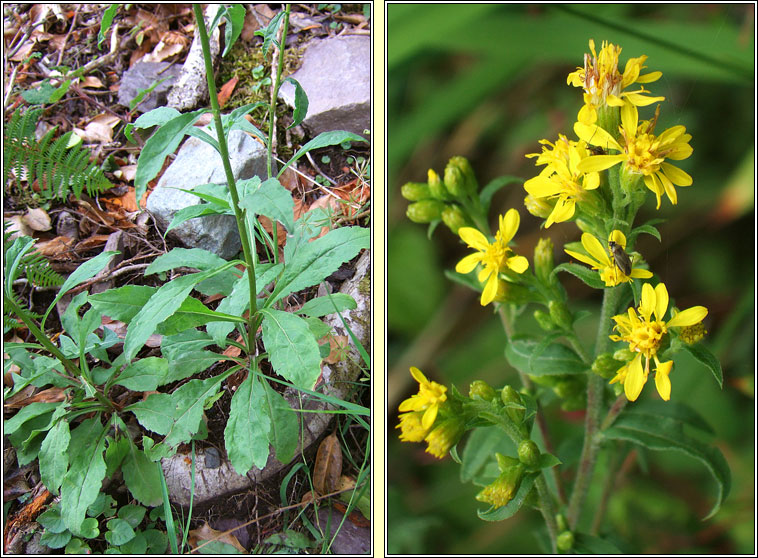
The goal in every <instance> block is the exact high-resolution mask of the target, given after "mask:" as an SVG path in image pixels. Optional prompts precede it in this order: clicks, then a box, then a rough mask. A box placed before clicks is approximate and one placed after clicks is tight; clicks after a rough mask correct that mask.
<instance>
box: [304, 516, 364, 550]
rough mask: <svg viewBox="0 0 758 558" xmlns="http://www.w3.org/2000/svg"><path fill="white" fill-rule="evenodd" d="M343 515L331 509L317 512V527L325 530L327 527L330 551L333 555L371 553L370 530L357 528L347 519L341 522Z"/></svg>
mask: <svg viewBox="0 0 758 558" xmlns="http://www.w3.org/2000/svg"><path fill="white" fill-rule="evenodd" d="M342 519H343V515H342V514H341V513H340V512H338V511H336V510H332V509H326V508H321V509H320V510H318V523H317V525H318V526H319V527H320V528H321V529H322V530H326V527H327V525H328V526H329V535H330V536H332V537H334V539H333V540H332V546H331V549H330V550H331V551H332V553H333V554H352V555H354V556H355V555H359V554H368V553H369V552H370V551H371V529H370V528H369V527H359V526H358V525H356V524H355V523H353V522H352V521H350V520H349V519H345V520H344V521H342Z"/></svg>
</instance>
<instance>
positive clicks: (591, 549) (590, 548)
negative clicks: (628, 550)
mask: <svg viewBox="0 0 758 558" xmlns="http://www.w3.org/2000/svg"><path fill="white" fill-rule="evenodd" d="M571 548H572V550H573V551H574V552H575V553H577V554H598V555H601V556H602V555H604V554H623V553H622V552H621V550H619V548H618V547H617V546H616V545H615V544H613V542H611V541H609V540H608V539H603V538H601V537H593V536H592V535H585V534H584V533H574V545H573V546H572V547H571Z"/></svg>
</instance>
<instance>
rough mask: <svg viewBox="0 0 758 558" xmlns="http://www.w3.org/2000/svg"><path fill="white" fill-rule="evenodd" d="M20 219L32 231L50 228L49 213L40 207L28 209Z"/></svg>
mask: <svg viewBox="0 0 758 558" xmlns="http://www.w3.org/2000/svg"><path fill="white" fill-rule="evenodd" d="M21 220H22V221H23V222H24V223H25V224H26V225H28V226H29V228H30V229H32V230H34V231H49V230H50V229H51V228H52V225H51V224H50V215H48V214H47V211H45V210H44V209H42V208H41V207H36V208H34V209H30V210H29V211H27V212H26V214H25V215H24V216H23V217H22V218H21Z"/></svg>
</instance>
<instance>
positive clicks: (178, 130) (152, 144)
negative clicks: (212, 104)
mask: <svg viewBox="0 0 758 558" xmlns="http://www.w3.org/2000/svg"><path fill="white" fill-rule="evenodd" d="M206 112H208V109H200V110H196V111H194V112H188V113H187V114H180V115H179V116H176V117H174V118H172V119H171V120H169V121H168V122H166V123H164V124H163V125H162V126H161V127H160V128H159V129H158V130H156V132H155V133H154V134H153V135H152V136H150V138H148V140H147V141H146V142H145V145H144V147H143V148H142V151H141V153H140V156H139V160H138V161H137V173H136V175H135V177H134V186H135V195H136V198H137V203H138V204H139V201H140V200H141V199H142V196H143V195H144V194H145V191H146V190H147V183H148V182H150V181H151V180H152V179H153V178H155V177H156V176H157V175H158V173H159V172H160V171H161V169H162V168H163V163H164V161H165V160H166V157H168V156H169V155H170V154H171V153H173V152H174V151H176V148H177V147H179V144H180V143H181V141H182V139H183V138H184V135H185V134H186V133H187V131H188V130H189V129H190V128H191V127H192V125H193V124H194V123H195V122H196V121H197V119H198V118H200V116H202V115H203V114H205V113H206Z"/></svg>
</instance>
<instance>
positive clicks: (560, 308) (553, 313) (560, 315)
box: [548, 300, 573, 330]
mask: <svg viewBox="0 0 758 558" xmlns="http://www.w3.org/2000/svg"><path fill="white" fill-rule="evenodd" d="M548 308H549V309H550V317H551V318H552V319H553V322H555V325H557V326H558V327H560V328H561V329H564V330H570V329H571V326H572V323H573V320H572V318H571V312H569V309H568V307H567V306H566V305H565V304H564V303H563V302H560V301H557V300H551V301H550V303H549V304H548Z"/></svg>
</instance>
